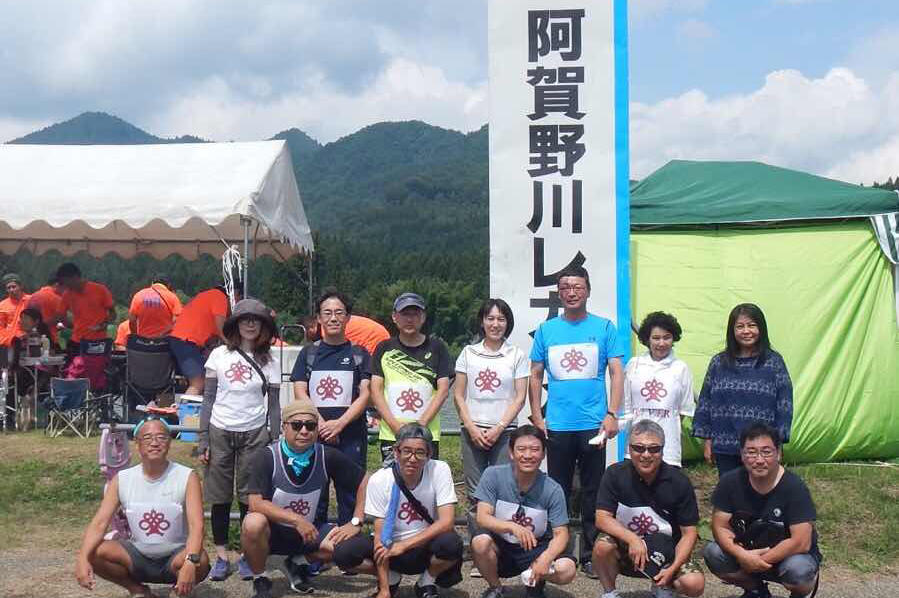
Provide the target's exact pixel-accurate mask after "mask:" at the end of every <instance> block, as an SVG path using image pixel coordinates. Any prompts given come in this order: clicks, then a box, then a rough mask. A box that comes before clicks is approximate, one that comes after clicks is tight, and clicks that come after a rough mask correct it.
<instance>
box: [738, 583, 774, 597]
mask: <svg viewBox="0 0 899 598" xmlns="http://www.w3.org/2000/svg"><path fill="white" fill-rule="evenodd" d="M740 598H771V592H769V591H768V584H766V583H764V582H762V584H761V585H759V587H757V588H755V589H754V590H743V595H742V596H741V597H740Z"/></svg>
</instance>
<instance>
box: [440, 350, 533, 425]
mask: <svg viewBox="0 0 899 598" xmlns="http://www.w3.org/2000/svg"><path fill="white" fill-rule="evenodd" d="M456 371H457V372H461V373H463V374H465V375H466V377H467V384H466V387H465V401H466V403H467V404H468V412H469V414H470V415H471V419H472V420H473V421H474V423H475V424H477V425H479V426H486V427H488V428H489V427H492V426H493V425H495V424H497V423H498V422H499V421H500V420H501V419H502V417H503V413H505V411H506V407H508V406H509V403H510V402H512V401H513V400H514V399H515V381H516V380H518V379H521V378H527V377H528V376H529V375H530V362H529V360H528V358H527V355H525V353H524V351H522V350H521V349H519V348H518V347H516V346H515V345H510V344H509V343H503V346H502V347H500V349H499V351H491V350H490V349H488V348H487V347H486V346H485V345H484V341H481V342H479V343H477V344H474V345H468V346H467V347H465V348H464V349H462V352H461V353H459V358H458V359H456ZM511 423H512V425H513V426H514V425H515V421H514V420H513V421H512V422H511Z"/></svg>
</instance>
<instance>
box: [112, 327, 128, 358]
mask: <svg viewBox="0 0 899 598" xmlns="http://www.w3.org/2000/svg"><path fill="white" fill-rule="evenodd" d="M129 336H131V320H122V321H121V322H120V323H119V326H118V328H116V331H115V340H114V341H112V346H113V348H115V350H116V351H124V350H126V349H127V348H128V337H129Z"/></svg>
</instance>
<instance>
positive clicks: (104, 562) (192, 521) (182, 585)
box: [75, 416, 209, 598]
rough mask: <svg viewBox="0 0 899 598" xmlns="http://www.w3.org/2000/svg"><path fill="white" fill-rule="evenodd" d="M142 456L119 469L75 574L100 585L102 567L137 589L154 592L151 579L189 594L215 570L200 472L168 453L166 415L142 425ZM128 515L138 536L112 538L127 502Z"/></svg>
mask: <svg viewBox="0 0 899 598" xmlns="http://www.w3.org/2000/svg"><path fill="white" fill-rule="evenodd" d="M134 440H135V441H136V442H137V450H138V453H139V454H140V458H141V462H140V464H139V465H135V466H134V467H131V468H129V469H126V470H124V471H121V472H119V473H118V474H117V475H116V476H115V477H114V478H112V481H110V482H109V485H108V486H107V487H106V492H105V493H104V495H103V502H102V503H101V504H100V509H99V510H98V511H97V514H96V515H94V518H93V519H92V520H91V522H90V524H89V525H88V527H87V531H85V533H84V539H83V540H82V542H81V549H80V550H79V551H78V561H77V563H76V565H75V577H76V578H77V579H78V583H79V584H81V585H82V586H83V587H85V588H87V589H89V590H93V589H94V585H95V580H94V573H96V574H97V575H99V576H100V577H102V578H103V579H107V580H109V581H111V582H112V583H114V584H117V585H120V586H122V587H123V588H125V589H126V590H128V591H129V592H130V593H131V596H132V598H150V597H151V596H152V595H153V594H152V593H151V592H150V588H149V587H148V586H147V585H146V584H148V583H161V584H168V585H173V586H174V589H175V593H176V594H178V595H179V596H188V595H190V593H191V592H192V591H193V589H194V586H196V584H197V583H199V582H200V581H202V580H203V579H205V578H206V574H207V573H209V557H207V556H206V552H204V550H203V496H202V491H201V490H200V479H199V477H197V474H196V473H194V471H193V470H191V469H190V468H188V467H185V466H183V465H179V464H178V463H173V462H171V461H169V460H168V453H169V444H170V443H171V440H172V436H171V433H170V432H169V427H168V424H166V423H165V421H163V420H161V419H159V418H157V417H155V416H150V417H148V418H147V419H145V420H142V421H141V422H140V423H138V424H137V425H135V426H134ZM120 506H121V507H122V509H123V510H124V512H125V516H126V517H127V518H128V526H129V527H130V528H131V537H132V539H131V540H104V539H103V535H104V534H105V533H106V527H107V526H108V525H109V521H110V520H111V519H112V517H113V515H114V514H115V513H116V511H117V510H118V508H119V507H120Z"/></svg>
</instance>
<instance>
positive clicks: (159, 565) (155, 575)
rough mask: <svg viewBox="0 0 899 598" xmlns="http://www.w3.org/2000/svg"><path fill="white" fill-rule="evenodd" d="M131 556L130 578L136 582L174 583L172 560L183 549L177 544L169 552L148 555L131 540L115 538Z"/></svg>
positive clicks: (175, 578)
mask: <svg viewBox="0 0 899 598" xmlns="http://www.w3.org/2000/svg"><path fill="white" fill-rule="evenodd" d="M116 541H117V542H118V543H119V544H121V545H122V548H124V549H125V552H127V553H128V556H130V557H131V570H130V571H129V573H130V574H131V579H133V580H134V581H136V582H137V583H164V584H174V583H175V582H177V581H178V577H177V576H176V575H175V573H174V572H173V571H172V561H173V560H174V559H175V555H177V554H178V553H179V552H181V551H182V550H184V545H183V544H182V545H181V546H178V547H177V548H176V549H175V550H173V551H172V552H171V553H170V554H167V555H163V556H159V557H149V556H146V555H145V554H144V553H142V552H141V551H139V550H138V549H137V548H136V547H135V546H134V543H133V542H131V540H116ZM198 581H199V580H198Z"/></svg>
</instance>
